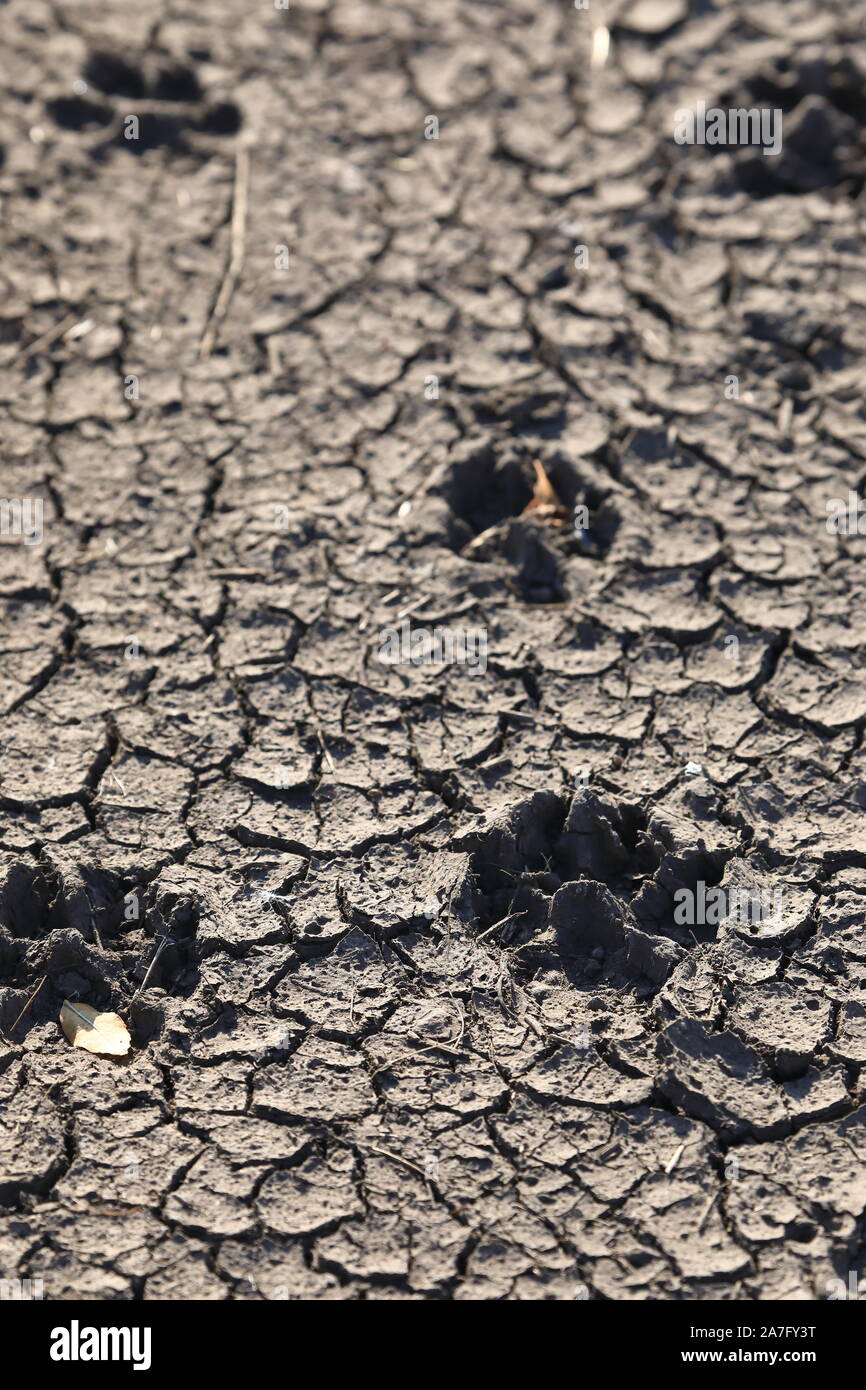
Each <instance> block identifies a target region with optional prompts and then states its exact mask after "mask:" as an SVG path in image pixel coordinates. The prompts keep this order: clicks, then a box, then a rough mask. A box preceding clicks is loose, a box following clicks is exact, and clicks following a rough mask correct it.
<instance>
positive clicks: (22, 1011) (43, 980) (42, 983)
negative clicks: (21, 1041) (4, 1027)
mask: <svg viewBox="0 0 866 1390" xmlns="http://www.w3.org/2000/svg"><path fill="white" fill-rule="evenodd" d="M47 979H48V976H47V975H43V976H42V979H41V980H40V981H39V984H38V985H37V986H36V988H35V989H34V991H33V993H32V994H31V996H30V998H29V999H28V1000H27V1003H26V1004H25V1005H24V1008H23V1009H22V1010H21V1012H20V1014H19V1015H18V1017H17V1018H16V1020H15V1022H14V1023H13V1024H12V1027H11V1028H10V1029H9V1032H10V1033H14V1032H15V1029H16V1028H17V1027H18V1024H19V1023H20V1022H21V1020H22V1018H23V1017H24V1015H25V1014H26V1012H27V1010H28V1009H29V1008H30V1005H31V1004H32V1003H33V1000H34V999H35V998H36V996H37V994H38V993H39V991H40V989H41V988H42V986H43V985H44V984H45V981H46V980H47Z"/></svg>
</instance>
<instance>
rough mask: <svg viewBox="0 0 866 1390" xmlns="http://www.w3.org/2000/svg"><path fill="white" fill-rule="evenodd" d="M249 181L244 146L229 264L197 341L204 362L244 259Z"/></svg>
mask: <svg viewBox="0 0 866 1390" xmlns="http://www.w3.org/2000/svg"><path fill="white" fill-rule="evenodd" d="M249 185H250V156H249V153H248V151H247V150H244V149H239V150H238V152H237V155H236V156H235V186H234V197H233V203H232V230H231V247H230V251H229V259H228V264H227V266H226V269H225V274H224V275H223V279H222V284H221V285H220V288H219V294H218V295H217V297H216V300H215V302H214V306H213V309H212V310H211V314H210V318H209V320H208V323H207V326H206V328H205V330H204V333H203V334H202V339H201V343H200V344H199V349H198V355H199V361H201V362H204V361H206V360H207V358H208V357H210V355H211V353H212V352H213V348H214V343H215V342H216V335H217V331H218V330H219V326H220V324H221V323H222V321H223V319H224V318H225V316H226V314H227V313H228V310H229V305H230V304H231V302H232V296H233V294H234V292H235V289H236V287H237V283H238V280H239V279H240V274H241V269H242V267H243V263H244V243H245V239H246V228H247V197H248V194H249Z"/></svg>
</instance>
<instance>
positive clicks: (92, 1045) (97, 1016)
mask: <svg viewBox="0 0 866 1390" xmlns="http://www.w3.org/2000/svg"><path fill="white" fill-rule="evenodd" d="M60 1026H61V1028H62V1029H63V1031H64V1033H65V1034H66V1036H67V1038H68V1039H69V1041H70V1042H71V1043H72V1046H73V1047H83V1048H84V1050H85V1052H99V1053H102V1054H103V1055H104V1056H108V1057H125V1056H126V1054H127V1052H128V1051H129V1049H130V1046H131V1042H132V1040H131V1038H130V1036H129V1031H128V1029H127V1027H126V1024H125V1023H124V1021H123V1019H122V1018H120V1017H119V1016H118V1015H117V1014H101V1013H100V1012H99V1010H98V1009H93V1008H91V1006H90V1005H89V1004H73V1003H72V1001H71V999H64V1001H63V1007H62V1008H61V1010H60Z"/></svg>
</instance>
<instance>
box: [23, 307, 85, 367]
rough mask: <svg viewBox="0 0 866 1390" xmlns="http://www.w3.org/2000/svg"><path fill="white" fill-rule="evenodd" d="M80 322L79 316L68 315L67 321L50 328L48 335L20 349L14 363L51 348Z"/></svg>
mask: <svg viewBox="0 0 866 1390" xmlns="http://www.w3.org/2000/svg"><path fill="white" fill-rule="evenodd" d="M77 322H78V315H77V314H67V315H66V318H65V319H61V320H60V323H56V324H55V325H54V327H53V328H49V329H48V332H47V333H43V334H42V335H41V336H40V337H38V338H34V339H33V342H32V343H27V344H26V346H25V347H22V348H19V349H18V351H17V352H16V353H15V356H14V357H13V358H12V359H11V360H12V362H17V361H18V359H19V358H20V357H30V356H31V354H32V353H34V352H39V351H40V349H41V348H44V347H49V346H50V345H51V344H52V343H53V342H54V341H55V339H57V338H62V337H63V334H64V333H65V332H66V330H67V329H68V328H71V327H72V325H73V324H74V323H77Z"/></svg>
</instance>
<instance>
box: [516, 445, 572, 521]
mask: <svg viewBox="0 0 866 1390" xmlns="http://www.w3.org/2000/svg"><path fill="white" fill-rule="evenodd" d="M532 466H533V468H534V469H535V483H534V485H533V488H532V501H531V502H527V504H526V506H525V507H524V508H523V511H522V512H521V516H526V513H527V512H532V511H535V510H536V509H537V510H538V512H539V514H540V515H541V516H543V517H546V518H548V519H549V520H551V521H554V520H555V521H560V520H561V519H562V518H563V517H564V516H566V515H567V511H566V508H565V507H564V506H563V505H562V503H561V502H560V500H559V498H558V497H557V495H556V492H555V491H554V488H553V483H552V482H551V481H550V479H549V478H548V476H547V474H546V473H545V471H544V469H543V468H542V466H541V464H540V463H539V462H538V459H533V460H532Z"/></svg>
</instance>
